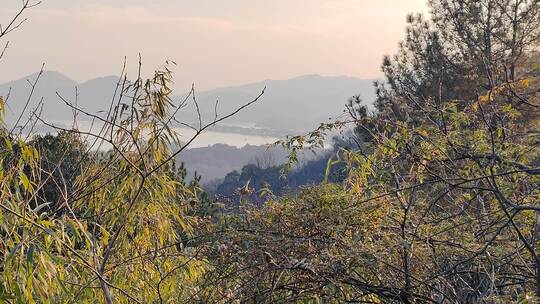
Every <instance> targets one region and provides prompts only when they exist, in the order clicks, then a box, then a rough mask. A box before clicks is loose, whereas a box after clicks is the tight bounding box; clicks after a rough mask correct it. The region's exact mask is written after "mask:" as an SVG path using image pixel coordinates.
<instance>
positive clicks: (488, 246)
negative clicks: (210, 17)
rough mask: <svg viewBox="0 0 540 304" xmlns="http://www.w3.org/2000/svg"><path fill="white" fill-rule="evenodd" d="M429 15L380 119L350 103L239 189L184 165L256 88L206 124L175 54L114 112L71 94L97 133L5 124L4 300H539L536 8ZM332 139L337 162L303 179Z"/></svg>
mask: <svg viewBox="0 0 540 304" xmlns="http://www.w3.org/2000/svg"><path fill="white" fill-rule="evenodd" d="M428 4H429V7H430V14H429V15H426V16H422V15H416V14H414V15H410V16H408V18H407V27H406V32H405V37H404V39H403V41H402V42H401V43H400V47H399V50H398V51H397V53H396V54H394V55H392V56H386V57H384V59H383V61H382V65H381V68H382V71H383V73H384V75H385V79H384V80H383V81H380V82H378V83H376V84H375V86H374V88H373V90H374V92H375V93H376V102H375V108H376V109H375V110H374V111H371V110H370V109H368V108H367V107H366V106H365V105H364V104H363V103H362V100H361V98H359V97H358V96H356V97H354V96H350V99H349V103H348V104H347V105H346V107H345V109H344V110H345V113H346V114H347V115H346V116H342V117H341V119H340V120H336V121H331V122H327V121H324V122H321V124H320V125H319V127H318V128H317V129H315V130H313V131H312V132H309V133H307V134H304V135H298V136H289V137H287V138H284V139H283V140H282V141H280V142H279V143H277V145H278V146H281V147H282V148H284V149H286V150H287V152H288V163H287V164H286V165H284V166H280V165H277V166H274V165H273V164H272V163H271V162H264V161H261V162H260V163H259V165H251V166H246V167H244V169H242V170H241V172H236V173H231V174H229V175H228V176H227V177H226V178H225V181H224V183H223V184H222V185H221V186H222V187H224V188H223V189H224V190H223V191H224V192H225V191H227V192H228V193H230V192H233V193H234V195H235V196H234V197H233V198H227V197H221V196H218V197H214V196H211V195H208V193H206V192H205V191H203V189H202V188H201V185H200V183H199V180H197V179H195V180H191V181H189V180H188V179H187V169H186V168H185V166H184V165H183V164H181V163H180V162H178V161H177V158H178V156H179V155H181V153H183V152H184V151H186V149H188V147H189V145H190V144H191V143H192V142H193V141H194V140H196V139H197V137H198V136H200V135H201V134H203V133H204V132H205V131H207V130H209V129H210V128H211V127H212V126H214V125H216V124H220V123H226V122H227V121H228V120H229V119H230V118H232V117H235V115H238V114H239V113H241V112H242V111H243V110H244V109H246V108H249V107H250V106H252V105H256V104H257V103H258V102H260V101H261V98H262V97H263V96H264V94H265V90H264V89H261V91H260V92H257V93H254V94H250V96H249V98H247V99H246V100H247V102H246V103H244V104H240V105H238V107H236V108H233V109H224V110H223V111H219V108H216V109H215V111H214V112H213V115H211V116H210V117H206V119H203V118H202V117H201V116H202V115H201V112H200V108H199V100H198V99H197V95H196V94H194V91H192V92H190V93H189V94H188V96H187V97H186V98H184V99H182V100H180V101H178V100H175V99H174V98H173V97H174V96H175V95H174V92H173V90H172V88H171V86H172V80H173V75H172V72H171V69H170V66H169V65H168V64H171V63H166V64H165V65H164V67H163V68H162V69H158V70H157V71H156V72H155V73H154V74H153V75H152V76H151V77H150V78H148V79H145V78H143V77H141V76H140V74H138V76H135V77H128V76H127V75H126V74H123V75H121V77H120V78H119V79H120V80H121V81H119V82H118V83H117V85H116V89H115V91H116V92H117V93H116V94H114V95H113V96H111V99H109V102H110V104H109V105H108V108H106V109H104V111H105V112H104V115H102V116H100V115H96V114H95V113H91V112H88V111H86V110H84V109H83V108H81V107H79V105H78V104H76V103H72V102H66V103H65V107H67V109H68V110H69V111H72V112H73V113H74V115H73V116H74V117H75V118H76V119H77V117H85V119H89V120H93V121H96V122H99V128H95V129H93V130H90V131H87V130H82V129H78V128H77V125H76V124H73V127H62V126H58V125H52V124H50V123H49V122H47V121H46V120H44V119H43V118H42V117H41V116H40V106H39V104H38V106H37V107H35V108H32V107H29V108H28V109H27V113H29V114H24V115H22V114H21V115H20V116H16V117H15V118H14V119H13V118H11V120H10V121H14V122H17V126H15V127H8V126H6V124H3V125H2V127H1V129H0V137H1V140H0V159H1V161H2V162H1V166H0V189H1V190H0V234H1V236H2V238H1V239H0V303H107V304H111V303H538V302H540V229H539V227H540V226H539V225H540V222H539V221H540V216H539V215H540V200H539V199H540V54H539V53H538V51H539V48H540V0H429V1H428ZM33 7H34V5H33V4H32V3H30V2H29V1H28V0H24V1H22V7H21V10H20V12H19V13H17V14H15V15H14V17H13V19H12V20H10V21H8V22H7V23H2V27H1V28H0V40H1V41H4V39H5V38H6V37H7V36H8V34H10V33H11V31H12V30H13V29H17V30H24V27H22V28H21V29H19V28H18V27H19V26H18V25H21V23H19V22H20V20H22V19H21V18H24V16H25V14H26V13H27V12H28V10H31V9H32V8H33ZM343 47H347V45H344V46H343ZM2 54H3V52H2ZM1 57H2V55H0V58H1ZM30 94H32V93H30ZM31 97H32V95H30V96H29V100H30V98H31ZM246 97H247V96H246ZM336 102H341V101H336ZM188 104H190V107H192V108H194V109H196V111H195V114H194V117H193V118H192V119H189V120H182V119H181V118H180V117H178V116H177V114H178V112H179V111H180V109H183V107H184V106H186V105H188ZM7 105H9V96H4V97H3V98H2V99H1V100H0V109H2V114H3V112H4V110H5V108H6V106H7ZM1 117H2V121H3V122H5V121H6V118H5V116H4V115H2V116H1ZM283 117H288V116H286V115H284V116H283ZM291 119H293V118H291ZM37 124H43V125H47V126H49V127H50V128H52V129H54V130H55V132H53V133H51V134H48V135H44V134H36V133H37V132H35V130H34V127H35V126H36V125H37ZM178 127H183V128H189V129H191V130H192V131H193V135H192V136H191V137H189V138H187V139H184V140H182V141H180V134H178V133H177V132H176V130H178ZM349 130H352V133H349ZM336 132H342V133H341V134H342V135H343V136H345V138H342V139H341V140H340V141H339V142H338V143H336V144H335V146H334V149H332V150H331V151H330V152H329V156H327V157H324V158H322V159H320V160H314V161H312V162H307V163H306V166H305V169H304V170H305V171H302V169H293V168H294V165H295V164H296V163H298V161H299V155H300V154H301V153H302V151H305V150H306V149H307V150H309V149H319V148H321V146H322V145H324V142H325V141H328V136H332V135H333V134H336ZM343 142H346V143H347V144H344V143H343ZM96 147H107V148H106V149H105V148H102V149H97V148H96ZM215 157H219V155H216V156H215ZM263 164H264V165H263ZM309 168H313V170H312V171H311V170H310V169H309ZM295 170H296V171H295ZM301 172H306V176H302V174H303V173H301ZM283 176H285V178H288V180H289V184H287V183H285V182H282V181H281V180H280V179H281V178H283ZM295 180H302V181H303V182H302V183H300V182H296V183H295V182H294V181H295ZM306 180H308V182H305V181H306ZM266 184H269V185H270V187H268V186H267V185H266ZM300 184H304V185H303V186H301V187H300ZM272 187H274V188H273V189H272ZM225 188H227V189H225ZM233 188H236V189H233Z"/></svg>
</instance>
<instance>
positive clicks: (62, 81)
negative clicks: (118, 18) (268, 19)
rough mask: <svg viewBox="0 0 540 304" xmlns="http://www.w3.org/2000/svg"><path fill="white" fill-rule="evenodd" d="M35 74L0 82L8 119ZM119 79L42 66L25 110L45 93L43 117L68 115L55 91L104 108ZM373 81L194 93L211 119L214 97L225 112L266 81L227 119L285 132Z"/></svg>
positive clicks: (318, 117)
mask: <svg viewBox="0 0 540 304" xmlns="http://www.w3.org/2000/svg"><path fill="white" fill-rule="evenodd" d="M37 75H38V74H37V73H36V74H32V75H29V76H27V77H24V78H21V79H19V80H15V81H11V82H8V83H5V84H1V85H0V96H4V97H5V96H7V95H8V93H9V94H10V96H9V100H8V115H7V117H8V123H9V122H10V121H13V120H14V119H15V118H14V117H17V116H18V115H19V114H20V113H21V111H22V109H23V107H24V105H25V103H26V100H27V99H28V95H29V92H30V89H31V85H30V83H33V81H34V80H35V79H36V77H37ZM117 82H118V77H116V76H106V77H99V78H95V79H91V80H88V81H85V82H82V83H77V82H76V81H75V80H72V79H70V78H69V77H67V76H65V75H63V74H61V73H59V72H55V71H44V72H43V74H42V75H41V77H40V80H39V82H38V83H37V85H36V89H35V92H34V95H33V97H32V99H31V101H30V103H29V105H28V109H27V112H26V116H27V115H28V111H29V110H31V109H33V108H35V107H36V106H37V105H38V103H39V101H40V100H41V98H42V97H43V101H44V107H43V113H42V117H43V118H44V119H45V120H49V121H54V122H58V121H69V120H71V118H72V115H73V113H72V111H71V109H70V108H69V107H67V106H66V105H65V104H64V103H63V101H62V100H61V99H60V98H59V97H58V96H57V92H58V94H60V95H61V96H62V97H63V98H65V99H66V100H69V101H70V102H75V100H77V105H78V106H79V107H81V108H83V109H85V110H87V111H89V112H91V113H97V112H98V111H103V110H107V109H108V108H109V106H110V101H111V99H112V96H113V93H114V91H115V87H116V84H117ZM372 83H373V80H362V79H359V78H354V77H346V76H331V77H330V76H319V75H306V76H300V77H295V78H291V79H287V80H264V81H261V82H254V83H250V84H246V85H240V86H232V87H224V88H217V89H213V90H208V91H202V92H196V93H195V97H196V99H197V101H198V103H199V106H200V109H201V113H202V118H203V120H204V121H207V122H208V121H211V120H212V119H214V116H215V112H214V110H215V103H216V100H218V101H219V103H218V108H217V111H218V114H219V115H221V116H223V115H226V114H228V113H230V112H232V111H234V110H235V109H236V108H237V107H239V106H241V105H243V104H245V103H247V102H249V101H251V100H253V99H254V98H255V97H257V96H258V95H259V94H260V93H261V91H262V90H263V88H265V87H266V91H265V94H264V95H263V96H262V97H261V98H260V100H259V101H258V102H257V103H255V104H253V105H252V106H251V107H249V108H246V109H245V110H244V111H242V112H241V113H238V114H237V115H235V116H234V117H232V118H231V119H230V120H228V121H227V123H230V124H239V125H256V126H257V127H259V128H261V129H267V130H273V133H274V134H275V133H281V134H289V133H298V132H302V131H305V130H310V129H313V128H315V127H316V126H317V125H318V124H319V123H320V122H324V121H327V120H328V118H330V117H336V116H339V115H340V114H341V113H342V112H343V109H344V105H345V103H346V102H347V99H348V98H350V97H351V96H353V95H355V94H360V95H361V96H362V97H363V99H364V100H365V101H366V104H371V103H372V102H371V101H372V100H373V99H374V90H373V84H372ZM76 88H77V90H76ZM186 95H187V93H184V94H179V95H177V96H175V97H174V99H175V100H181V99H183V98H184V97H185V96H186ZM178 115H179V116H178V117H179V118H180V119H182V120H183V121H186V122H192V121H195V120H196V119H197V118H196V109H195V107H194V106H193V104H190V105H188V106H187V107H186V108H185V109H182V110H181V111H180V113H179V114H178ZM79 118H80V119H85V117H83V115H79Z"/></svg>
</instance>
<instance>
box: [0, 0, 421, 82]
mask: <svg viewBox="0 0 540 304" xmlns="http://www.w3.org/2000/svg"><path fill="white" fill-rule="evenodd" d="M425 2H426V0H152V1H148V0H108V1H106V0H43V3H42V4H41V5H40V6H39V7H38V8H35V9H33V10H32V11H29V12H28V14H27V17H28V22H27V23H26V24H24V26H23V27H22V28H21V29H20V30H18V31H17V32H14V33H13V34H12V35H10V36H8V39H9V40H10V45H11V47H10V48H9V50H8V52H7V54H6V56H5V58H4V59H3V60H2V61H1V62H0V71H1V73H0V82H5V81H8V80H12V79H15V78H20V77H23V76H25V75H27V74H30V73H32V72H35V71H36V70H38V69H39V67H40V65H41V63H42V62H45V63H46V69H48V70H57V71H61V72H62V73H64V74H66V75H67V76H69V77H72V78H74V79H75V80H77V81H84V80H88V79H90V78H93V77H97V76H105V75H111V74H118V73H119V71H120V69H121V66H122V62H123V58H124V56H126V57H127V58H128V66H130V67H131V69H130V72H133V70H134V69H133V68H134V67H136V63H137V54H138V53H139V52H140V53H142V56H143V61H144V66H145V71H151V70H153V69H154V68H156V67H159V66H161V65H162V64H163V62H164V61H165V60H166V59H171V60H174V61H175V62H176V63H177V64H178V67H177V68H176V69H175V79H176V83H177V86H179V87H181V86H182V87H183V86H186V85H188V84H190V83H192V82H194V83H195V84H196V86H197V87H198V88H200V89H207V88H213V87H219V86H226V85H234V84H243V83H247V82H254V81H259V80H263V79H285V78H290V77H294V76H298V75H303V74H322V75H350V76H357V77H361V78H373V77H378V76H380V72H379V66H380V62H381V59H382V56H383V55H384V54H389V53H393V52H394V51H395V50H396V48H397V43H398V41H399V40H400V39H401V37H403V33H404V24H405V16H406V14H407V13H410V12H426V11H427V8H426V5H425ZM20 3H21V1H20V0H2V10H0V18H1V19H0V22H2V23H3V22H5V20H6V19H7V17H8V16H9V15H10V14H12V13H13V12H14V10H15V8H16V7H17V6H18V5H20Z"/></svg>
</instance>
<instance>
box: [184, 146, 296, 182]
mask: <svg viewBox="0 0 540 304" xmlns="http://www.w3.org/2000/svg"><path fill="white" fill-rule="evenodd" d="M177 161H179V162H184V164H185V165H186V168H187V170H188V173H189V177H190V178H191V177H192V176H193V174H194V172H197V174H198V175H200V176H202V182H203V183H207V182H210V181H212V180H216V179H222V178H224V177H225V175H226V174H227V173H229V172H231V171H234V170H240V169H241V168H242V167H243V166H244V165H247V164H257V165H259V166H262V167H271V166H277V165H281V164H283V163H285V162H286V161H287V153H286V152H285V150H284V149H282V148H278V147H274V148H270V149H268V148H267V147H265V146H253V145H246V146H244V147H242V148H236V147H233V146H230V145H225V144H215V145H212V146H209V147H203V148H192V149H188V150H185V151H183V152H182V153H180V155H179V156H178V157H177Z"/></svg>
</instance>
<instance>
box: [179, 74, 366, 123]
mask: <svg viewBox="0 0 540 304" xmlns="http://www.w3.org/2000/svg"><path fill="white" fill-rule="evenodd" d="M264 87H266V92H265V94H264V95H263V96H262V98H261V99H260V101H259V102H258V103H256V104H254V105H253V106H251V107H250V108H248V109H246V110H244V111H243V112H241V113H239V114H238V115H237V116H235V117H234V118H232V119H231V120H230V121H228V122H229V123H237V124H240V125H241V124H249V123H251V124H254V125H256V126H258V127H261V128H266V129H273V130H283V131H292V132H293V133H294V132H299V131H306V130H311V129H313V128H315V127H317V126H318V124H319V123H321V122H325V121H328V119H329V118H335V117H337V116H339V115H341V114H343V110H344V109H345V104H346V102H347V100H348V99H349V98H350V97H352V96H353V95H357V94H360V95H361V96H362V98H363V100H364V101H365V103H366V104H367V105H372V104H373V101H374V99H375V91H374V88H373V80H363V79H358V78H354V77H345V76H337V77H327V76H319V75H306V76H300V77H296V78H292V79H287V80H265V81H261V82H257V83H252V84H247V85H242V86H236V87H227V88H220V89H215V90H210V91H206V92H200V93H197V95H196V97H197V100H198V101H199V103H200V104H201V108H202V109H203V114H204V115H203V116H205V117H207V118H208V119H211V118H212V117H213V115H214V105H215V101H216V100H219V108H218V112H221V113H228V112H230V111H232V110H233V109H234V108H236V107H238V106H240V105H242V104H243V103H245V102H247V101H250V100H252V99H253V98H254V97H255V96H257V95H258V94H259V93H260V92H261V90H262V89H263V88H264ZM192 110H193V109H192ZM187 112H189V111H187ZM191 113H192V111H191Z"/></svg>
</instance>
